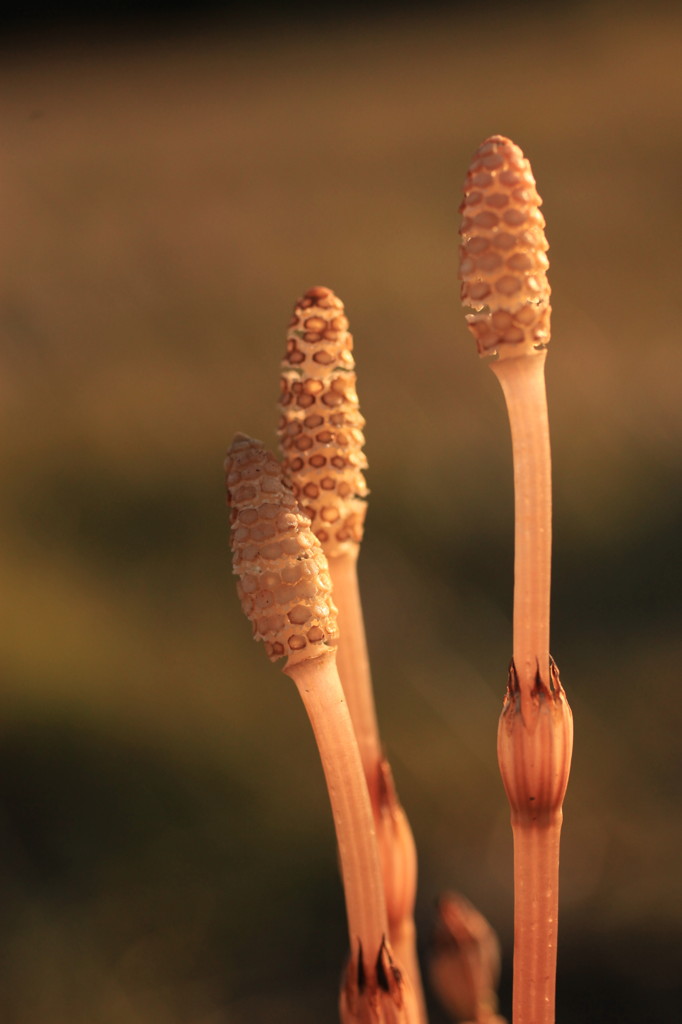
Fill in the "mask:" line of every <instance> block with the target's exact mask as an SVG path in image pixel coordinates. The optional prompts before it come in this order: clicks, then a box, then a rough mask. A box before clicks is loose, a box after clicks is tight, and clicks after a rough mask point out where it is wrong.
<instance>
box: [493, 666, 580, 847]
mask: <svg viewBox="0 0 682 1024" xmlns="http://www.w3.org/2000/svg"><path fill="white" fill-rule="evenodd" d="M549 670H550V686H545V684H544V683H543V682H542V680H541V678H540V676H539V674H538V677H537V679H536V686H535V688H534V690H533V691H532V692H531V693H530V695H529V696H528V697H527V698H526V697H524V696H523V695H522V694H521V691H520V690H519V683H518V679H517V676H516V670H515V668H514V663H513V662H512V664H511V666H510V669H509V681H508V684H507V694H506V696H505V700H504V706H503V708H502V714H501V716H500V721H499V726H498V734H497V757H498V762H499V766H500V774H501V775H502V782H503V784H504V788H505V790H506V793H507V798H508V800H509V805H510V807H511V817H512V824H513V825H515V824H520V825H526V826H533V827H535V826H540V825H546V824H547V823H548V822H552V821H556V820H557V818H558V819H559V820H560V816H561V808H562V804H563V802H564V796H565V795H566V787H567V786H568V776H569V773H570V770H571V755H572V753H573V715H572V713H571V709H570V707H569V704H568V700H567V699H566V694H565V692H564V688H563V686H562V685H561V680H560V678H559V670H558V669H557V667H556V664H555V662H554V660H553V659H551V658H550V664H549Z"/></svg>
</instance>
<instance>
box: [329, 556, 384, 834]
mask: <svg viewBox="0 0 682 1024" xmlns="http://www.w3.org/2000/svg"><path fill="white" fill-rule="evenodd" d="M359 553H360V546H359V544H356V545H354V548H353V549H350V550H348V551H344V552H342V553H341V554H338V555H330V556H328V559H327V560H328V563H329V573H330V575H331V578H332V588H333V592H334V603H335V604H336V607H337V610H338V615H339V624H340V625H339V643H338V648H337V652H336V661H337V664H338V667H339V675H340V676H341V679H342V681H343V684H344V692H345V694H346V700H347V701H348V707H349V710H350V714H351V718H352V720H353V725H354V727H355V735H356V736H357V740H358V747H359V748H360V757H361V758H362V766H363V769H364V772H365V778H366V780H367V788H368V789H369V795H370V800H371V802H372V808H373V810H374V814H375V816H376V815H378V813H379V811H380V806H381V804H380V800H381V768H380V766H381V762H382V760H383V752H382V749H381V741H380V739H379V728H378V725H377V715H376V707H375V704H374V691H373V688H372V678H371V674H370V666H369V653H368V651H367V640H366V636H365V621H364V618H363V614H362V605H361V600H360V587H359V585H358V571H357V565H358V555H359Z"/></svg>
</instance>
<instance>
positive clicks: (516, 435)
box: [490, 350, 552, 694]
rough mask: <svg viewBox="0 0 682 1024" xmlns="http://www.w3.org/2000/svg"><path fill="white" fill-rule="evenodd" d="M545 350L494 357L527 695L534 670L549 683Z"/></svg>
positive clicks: (518, 652)
mask: <svg viewBox="0 0 682 1024" xmlns="http://www.w3.org/2000/svg"><path fill="white" fill-rule="evenodd" d="M546 357H547V351H546V350H543V351H540V352H537V353H535V354H534V355H532V356H525V357H520V358H517V359H500V360H499V361H498V362H493V363H491V364H490V368H491V369H492V371H493V373H494V374H495V376H496V377H497V379H498V380H499V382H500V384H501V385H502V391H503V392H504V397H505V401H506V404H507V412H508V414H509V423H510V426H511V435H512V451H513V458H514V504H515V516H514V620H513V621H514V627H513V635H514V639H513V649H514V655H513V657H514V667H515V669H516V674H517V677H518V680H519V685H520V686H521V689H522V691H523V692H524V693H526V694H529V693H530V692H531V690H532V689H533V687H534V686H535V680H536V676H537V675H538V673H539V674H540V677H541V679H542V682H543V684H544V685H545V686H549V601H550V575H551V558H552V480H551V456H550V448H549V423H548V419H547V395H546V389H545V360H546Z"/></svg>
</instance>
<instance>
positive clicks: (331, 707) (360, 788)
mask: <svg viewBox="0 0 682 1024" xmlns="http://www.w3.org/2000/svg"><path fill="white" fill-rule="evenodd" d="M285 671H286V672H287V673H288V674H289V675H290V676H291V678H292V679H293V680H294V682H295V683H296V686H297V688H298V691H299V693H300V695H301V698H302V700H303V703H304V705H305V709H306V711H307V713H308V717H309V719H310V723H311V725H312V727H313V732H314V733H315V739H316V742H317V746H318V750H319V752H320V759H321V761H322V768H323V771H324V775H325V779H326V782H327V789H328V791H329V799H330V802H331V806H332V813H333V816H334V827H335V830H336V838H337V842H338V849H339V859H340V862H341V874H342V877H343V887H344V892H345V897H346V913H347V917H348V933H349V939H350V947H351V950H354V951H356V950H357V949H358V945H360V946H361V948H362V950H363V954H364V957H365V958H366V961H365V973H366V974H367V975H369V974H370V973H371V971H372V969H373V966H374V962H375V959H376V957H377V955H378V952H379V950H380V948H381V945H382V942H383V941H384V939H385V937H386V936H387V934H388V923H387V918H386V905H385V900H384V889H383V884H382V879H381V869H380V864H379V856H378V850H377V843H376V835H375V830H374V819H373V815H372V809H371V806H370V802H369V796H368V793H367V786H366V783H365V776H364V772H363V769H362V763H361V760H360V754H359V751H358V745H357V742H356V739H355V733H354V731H353V725H352V723H351V719H350V714H349V712H348V705H347V704H346V701H345V697H344V693H343V689H342V687H341V681H340V679H339V674H338V671H337V668H336V664H335V658H334V655H333V654H332V655H323V656H322V657H320V658H315V659H310V660H309V661H304V662H299V663H298V664H295V665H291V666H288V667H287V668H286V669H285Z"/></svg>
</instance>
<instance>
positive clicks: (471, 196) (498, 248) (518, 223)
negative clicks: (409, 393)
mask: <svg viewBox="0 0 682 1024" xmlns="http://www.w3.org/2000/svg"><path fill="white" fill-rule="evenodd" d="M541 202H542V200H541V199H540V196H539V195H538V193H537V189H536V187H535V179H534V177H533V173H532V171H531V168H530V163H529V162H528V160H527V159H526V158H525V157H524V155H523V153H522V152H521V150H520V149H519V147H518V146H516V145H515V144H514V143H513V142H511V141H510V140H509V139H506V138H504V136H502V135H493V136H491V137H490V138H489V139H486V141H485V142H484V143H483V144H482V145H481V146H480V147H479V148H478V149H477V151H476V153H475V154H474V157H473V160H472V162H471V166H470V167H469V171H468V173H467V176H466V181H465V183H464V200H463V202H462V205H461V207H460V212H461V213H462V223H461V226H460V234H461V237H462V244H461V247H460V266H459V277H460V280H461V282H462V284H461V298H462V304H463V305H464V306H468V307H470V308H472V309H475V310H479V311H481V312H477V313H474V314H471V315H469V316H467V318H466V319H467V324H468V326H469V330H470V331H471V333H472V334H473V335H474V337H475V339H476V343H477V346H478V351H479V353H480V355H482V356H490V355H495V354H496V355H497V356H498V357H499V358H500V359H503V358H507V357H510V356H519V355H526V354H528V353H532V352H533V351H537V350H539V349H541V348H545V347H546V346H547V344H548V342H549V336H550V312H551V307H550V304H549V297H550V287H549V283H548V281H547V267H548V265H549V263H548V260H547V249H548V248H549V247H548V244H547V239H546V237H545V232H544V227H545V220H544V217H543V216H542V213H541V212H540V204H541Z"/></svg>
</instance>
